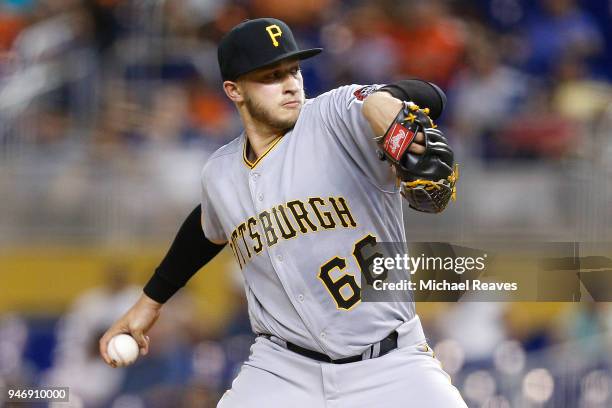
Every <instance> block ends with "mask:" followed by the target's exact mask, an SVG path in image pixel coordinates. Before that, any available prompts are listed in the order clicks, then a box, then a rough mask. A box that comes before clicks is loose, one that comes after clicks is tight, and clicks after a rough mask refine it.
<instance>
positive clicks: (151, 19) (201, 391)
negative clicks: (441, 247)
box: [0, 0, 612, 408]
mask: <svg viewBox="0 0 612 408" xmlns="http://www.w3.org/2000/svg"><path fill="white" fill-rule="evenodd" d="M267 15H271V16H274V17H278V18H281V19H283V20H285V21H287V22H288V23H289V24H290V25H291V26H292V27H293V28H294V32H295V34H296V36H297V37H298V38H299V40H300V42H301V45H302V46H322V47H324V48H325V49H326V52H325V53H324V54H322V55H321V56H320V57H317V58H315V59H313V60H309V61H307V62H305V63H304V64H303V73H304V77H305V83H306V87H307V91H308V94H309V95H311V96H315V95H318V94H320V93H321V92H323V91H325V90H328V89H330V88H333V87H335V86H338V85H341V84H348V83H361V84H368V83H385V82H390V81H392V80H394V79H397V78H406V77H420V78H424V79H428V80H431V81H434V82H436V83H438V84H440V85H441V86H442V87H443V88H444V89H445V90H447V92H448V95H449V101H450V106H449V108H448V110H447V111H446V113H445V114H444V116H443V119H442V122H441V127H442V128H443V129H444V130H445V132H446V133H447V135H448V136H449V138H451V139H452V144H453V145H454V146H455V147H456V149H457V151H458V153H457V156H458V161H459V162H460V163H461V170H462V176H461V177H462V179H461V181H460V183H459V197H458V202H457V203H456V204H455V205H454V206H452V208H450V209H449V210H447V211H446V213H444V214H443V215H440V216H436V217H431V216H425V215H419V214H417V213H415V212H406V217H405V220H406V226H407V228H408V235H409V237H410V240H412V241H451V242H471V241H486V240H496V241H500V242H508V243H511V242H519V241H525V240H529V241H542V242H546V241H579V242H581V247H582V248H583V250H584V251H586V252H585V253H587V252H588V250H589V247H590V245H593V246H594V247H597V248H601V247H602V245H603V247H606V245H607V249H608V250H609V251H608V252H607V254H611V255H612V250H610V249H611V248H612V246H611V245H610V244H609V242H612V239H611V238H612V205H611V203H612V188H611V184H612V181H611V180H612V161H611V158H612V84H611V80H612V2H611V1H609V0H591V1H587V0H584V1H578V0H537V1H535V0H534V1H528V0H469V1H450V0H426V1H425V0H415V1H390V0H379V1H358V0H310V1H288V0H241V1H230V0H166V1H164V0H2V1H0V196H1V197H2V199H0V389H2V388H3V387H9V386H10V387H15V386H20V385H21V386H26V385H29V386H42V385H62V386H70V387H71V394H72V397H73V398H72V402H71V405H72V406H76V407H79V406H87V407H102V406H110V407H166V406H181V407H182V406H185V407H189V406H214V404H215V402H216V401H217V399H218V398H219V396H220V395H221V393H222V392H223V390H225V389H226V388H227V387H228V386H229V385H230V381H231V379H232V378H233V376H234V375H235V374H236V371H237V369H238V368H239V366H240V364H241V362H242V361H243V360H244V359H245V358H246V357H247V356H248V350H249V345H250V343H251V342H252V340H253V336H252V334H251V333H250V328H249V324H248V318H247V316H246V314H245V304H244V300H243V291H242V287H241V278H240V277H239V273H238V272H237V271H236V267H235V265H234V261H233V259H232V258H231V257H230V256H229V254H227V253H223V254H221V255H220V256H219V257H218V259H216V260H215V261H214V262H213V264H212V265H211V266H210V267H208V268H206V269H205V270H204V271H202V272H200V274H199V275H197V276H196V277H195V278H194V279H193V280H192V281H191V282H190V284H189V286H188V288H187V289H185V290H183V291H181V292H180V295H177V296H176V297H175V298H173V299H172V300H171V301H170V302H169V304H168V305H167V306H166V307H165V309H164V313H163V316H162V318H161V319H160V321H159V322H158V324H157V326H156V327H155V329H154V331H153V332H152V333H151V337H152V338H153V346H152V352H151V354H150V355H149V356H148V357H147V358H143V359H140V360H139V361H138V363H137V364H136V365H134V366H132V367H129V368H127V369H122V370H112V369H110V368H108V367H106V366H104V365H103V363H102V361H101V360H100V359H99V358H98V356H97V340H98V337H99V335H100V334H101V332H103V331H104V330H105V329H106V328H107V327H108V325H109V324H110V323H111V322H112V321H113V320H114V319H115V318H117V317H118V316H119V315H120V314H121V313H123V312H124V311H125V310H126V309H127V308H128V307H129V306H130V305H131V304H132V302H133V301H134V299H136V297H137V296H138V294H139V291H140V290H141V287H142V285H143V283H144V282H145V281H146V280H147V278H148V276H149V275H150V274H151V273H152V271H153V268H154V267H155V266H156V265H157V262H159V260H160V259H161V258H162V256H163V254H164V252H165V249H166V248H167V247H168V245H169V243H170V242H171V240H172V238H173V237H174V234H175V232H176V230H177V228H178V225H179V223H180V222H181V221H182V219H183V218H184V217H185V215H186V214H187V213H188V212H189V211H190V210H191V209H192V208H193V207H194V206H195V205H196V204H197V202H198V200H199V175H200V170H201V168H202V166H203V164H204V162H205V161H206V158H207V157H208V155H210V154H211V152H213V151H214V150H215V149H216V148H218V147H220V146H221V145H223V144H224V143H226V142H228V141H229V140H231V139H233V138H234V137H236V136H237V132H238V131H239V120H238V118H237V115H236V113H235V112H234V109H233V107H232V106H231V105H230V104H229V103H228V101H227V100H226V98H225V97H224V95H223V94H222V92H221V87H220V78H219V74H218V71H217V62H216V42H217V41H218V40H219V38H220V37H221V35H222V33H224V32H225V31H227V30H228V29H229V28H230V27H232V26H233V25H234V24H236V23H238V22H240V21H241V20H243V19H245V18H248V17H257V16H267ZM228 188H230V186H228ZM606 243H608V244H606ZM417 309H418V312H419V314H420V315H421V317H422V319H423V321H424V324H425V326H426V330H427V333H428V335H429V338H430V342H431V345H432V346H433V347H434V349H435V351H436V354H437V356H438V358H439V359H440V360H441V361H442V363H443V366H444V367H445V369H446V370H447V371H448V372H449V374H450V375H451V376H452V378H453V383H454V384H455V385H457V387H458V388H459V389H460V390H461V391H462V393H463V395H464V398H465V399H466V402H467V403H468V405H469V406H470V407H488V408H505V407H582V408H587V407H588V408H599V407H609V406H612V396H611V393H612V379H611V367H610V355H611V351H612V342H611V340H612V337H611V336H610V329H611V328H612V308H611V307H610V305H609V304H606V303H593V302H591V303H588V302H583V303H575V304H570V303H459V304H442V303H426V304H425V303H424V304H419V305H418V306H417ZM2 397H3V396H0V405H1V404H2ZM381 404H382V403H381ZM58 406H60V405H58ZM64 406H66V405H64Z"/></svg>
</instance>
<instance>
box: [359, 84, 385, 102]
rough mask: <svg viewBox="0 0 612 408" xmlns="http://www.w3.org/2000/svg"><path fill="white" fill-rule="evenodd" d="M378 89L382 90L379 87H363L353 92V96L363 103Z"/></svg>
mask: <svg viewBox="0 0 612 408" xmlns="http://www.w3.org/2000/svg"><path fill="white" fill-rule="evenodd" d="M378 88H380V86H378V85H367V86H362V87H361V88H359V89H358V90H356V91H355V92H353V95H354V96H355V98H356V99H357V100H358V101H363V100H364V99H365V98H367V97H368V95H370V94H372V93H374V92H375V91H376V90H377V89H378Z"/></svg>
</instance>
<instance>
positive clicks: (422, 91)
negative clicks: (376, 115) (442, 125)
mask: <svg viewBox="0 0 612 408" xmlns="http://www.w3.org/2000/svg"><path fill="white" fill-rule="evenodd" d="M378 91H379V92H380V91H384V92H388V93H390V94H391V95H393V96H394V97H395V98H397V99H399V100H401V101H412V102H414V103H416V104H417V105H419V106H420V107H422V108H424V107H427V108H429V109H430V111H431V112H430V114H429V116H430V117H431V118H432V119H437V118H438V117H439V116H440V115H441V114H442V111H443V110H444V108H445V106H446V95H445V94H444V92H443V91H442V90H441V89H440V87H438V86H437V85H436V84H434V83H432V82H427V81H423V80H420V79H403V80H401V81H397V82H394V83H392V84H387V85H385V86H383V87H382V88H380V89H379V90H378Z"/></svg>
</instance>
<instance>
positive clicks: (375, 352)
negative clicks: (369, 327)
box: [372, 341, 381, 358]
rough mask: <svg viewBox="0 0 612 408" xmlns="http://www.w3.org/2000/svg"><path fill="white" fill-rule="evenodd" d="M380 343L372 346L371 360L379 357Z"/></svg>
mask: <svg viewBox="0 0 612 408" xmlns="http://www.w3.org/2000/svg"><path fill="white" fill-rule="evenodd" d="M380 343H381V342H380V341H379V342H378V343H376V344H372V358H376V357H378V356H380Z"/></svg>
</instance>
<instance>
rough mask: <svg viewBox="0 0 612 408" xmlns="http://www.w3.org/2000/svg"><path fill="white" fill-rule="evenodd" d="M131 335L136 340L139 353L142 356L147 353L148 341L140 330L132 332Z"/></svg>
mask: <svg viewBox="0 0 612 408" xmlns="http://www.w3.org/2000/svg"><path fill="white" fill-rule="evenodd" d="M132 336H133V337H134V340H136V343H138V348H139V349H140V354H141V355H143V356H144V355H145V354H147V352H148V350H149V342H148V341H147V338H146V336H145V334H144V333H143V332H141V331H138V332H134V333H132Z"/></svg>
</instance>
